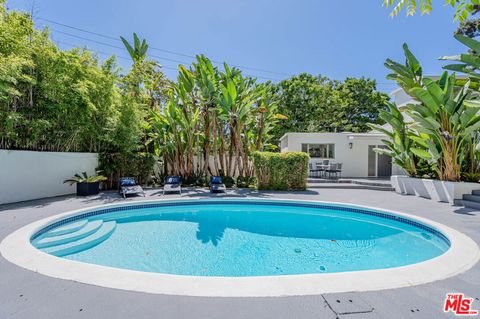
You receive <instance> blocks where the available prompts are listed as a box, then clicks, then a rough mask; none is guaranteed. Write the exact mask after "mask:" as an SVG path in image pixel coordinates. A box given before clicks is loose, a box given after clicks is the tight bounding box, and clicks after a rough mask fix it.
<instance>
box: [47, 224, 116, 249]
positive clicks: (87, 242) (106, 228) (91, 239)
mask: <svg viewBox="0 0 480 319" xmlns="http://www.w3.org/2000/svg"><path fill="white" fill-rule="evenodd" d="M116 226H117V223H116V222H114V221H109V222H105V223H103V224H102V226H101V227H100V228H99V229H98V230H97V231H96V232H94V233H93V234H91V235H89V236H87V237H84V238H81V239H79V240H75V241H71V242H69V243H66V244H62V245H57V246H51V247H48V248H44V249H42V250H43V251H44V252H46V253H48V254H51V255H54V256H57V257H61V256H65V255H70V254H74V253H76V252H79V251H81V250H84V249H88V248H91V247H94V246H96V245H98V244H100V243H101V242H103V241H104V240H106V239H108V237H110V235H111V234H112V233H113V231H114V230H115V227H116Z"/></svg>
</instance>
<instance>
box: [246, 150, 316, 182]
mask: <svg viewBox="0 0 480 319" xmlns="http://www.w3.org/2000/svg"><path fill="white" fill-rule="evenodd" d="M309 159H310V156H308V154H306V153H303V152H285V153H272V152H255V153H254V154H253V167H254V172H255V177H256V179H257V184H256V187H257V189H264V190H305V189H306V188H307V177H308V161H309Z"/></svg>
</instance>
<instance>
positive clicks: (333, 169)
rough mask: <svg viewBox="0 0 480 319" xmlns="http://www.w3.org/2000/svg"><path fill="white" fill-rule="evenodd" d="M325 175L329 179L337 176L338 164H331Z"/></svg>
mask: <svg viewBox="0 0 480 319" xmlns="http://www.w3.org/2000/svg"><path fill="white" fill-rule="evenodd" d="M325 174H328V178H331V177H332V174H335V177H336V176H337V175H336V174H337V164H330V165H329V167H328V168H327V169H326V170H325Z"/></svg>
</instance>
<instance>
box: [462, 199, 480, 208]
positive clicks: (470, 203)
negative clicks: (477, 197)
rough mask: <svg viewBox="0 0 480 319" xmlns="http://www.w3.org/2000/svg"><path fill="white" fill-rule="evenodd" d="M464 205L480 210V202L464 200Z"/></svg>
mask: <svg viewBox="0 0 480 319" xmlns="http://www.w3.org/2000/svg"><path fill="white" fill-rule="evenodd" d="M462 205H463V206H465V207H468V208H473V209H477V210H480V203H479V202H474V201H470V200H462Z"/></svg>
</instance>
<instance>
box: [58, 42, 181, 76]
mask: <svg viewBox="0 0 480 319" xmlns="http://www.w3.org/2000/svg"><path fill="white" fill-rule="evenodd" d="M55 42H57V43H60V44H63V45H67V46H69V47H71V48H78V45H77V44H73V43H68V42H64V41H55ZM87 48H88V46H87ZM95 52H96V53H99V54H103V55H105V56H112V55H113V56H115V57H116V58H118V59H122V60H127V61H132V59H131V58H129V57H126V56H121V55H118V54H114V53H111V52H105V51H99V50H95ZM161 66H162V68H163V69H168V70H173V71H178V69H177V68H174V67H170V66H166V65H163V64H162V65H161Z"/></svg>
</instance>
